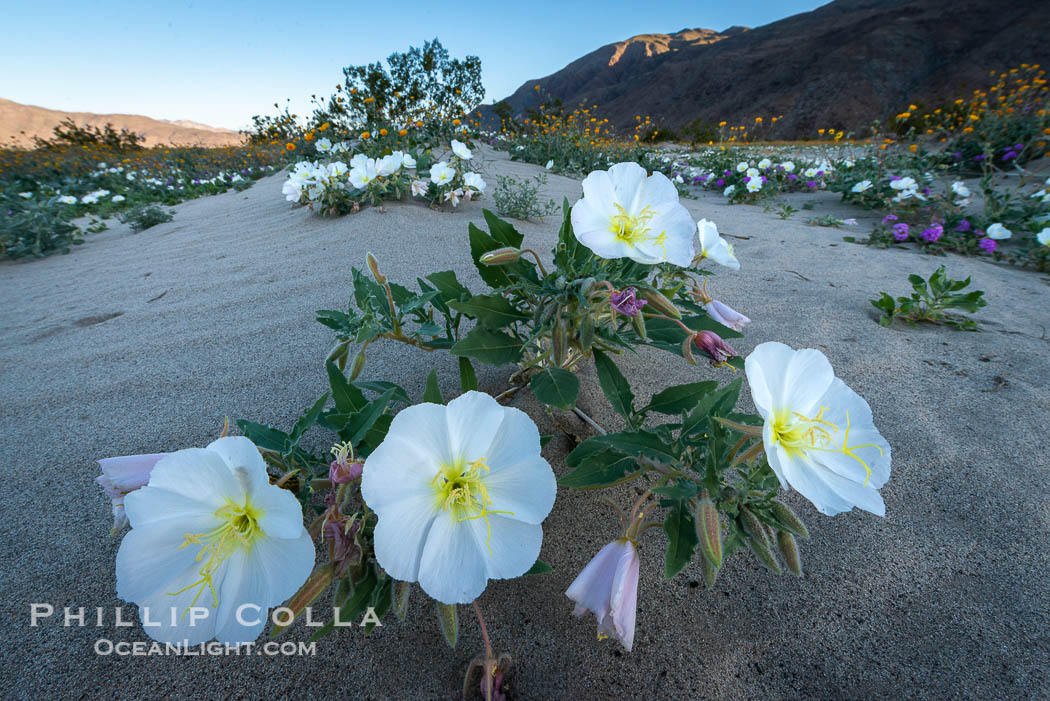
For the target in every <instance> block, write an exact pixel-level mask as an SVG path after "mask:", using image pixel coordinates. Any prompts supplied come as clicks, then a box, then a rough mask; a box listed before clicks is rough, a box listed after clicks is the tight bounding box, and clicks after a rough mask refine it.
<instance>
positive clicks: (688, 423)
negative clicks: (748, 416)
mask: <svg viewBox="0 0 1050 701" xmlns="http://www.w3.org/2000/svg"><path fill="white" fill-rule="evenodd" d="M742 384H743V380H742V379H741V378H739V377H738V378H737V379H735V380H733V381H732V382H730V383H729V384H727V385H726V386H725V387H723V388H721V389H720V390H718V391H717V392H711V393H710V394H707V395H705V396H704V397H703V398H702V399H700V401H699V402H697V405H696V406H695V407H693V409H692V410H690V411H689V412H687V413H686V415H685V418H684V419H683V420H682V430H681V432H680V433H679V436H680V437H681V438H682V439H683V440H687V439H689V438H694V437H697V436H698V435H700V434H702V433H703V432H704V431H705V430H707V428H708V422H709V421H710V418H711V416H714V415H718V416H724V415H726V414H729V413H731V412H732V410H733V408H734V407H735V406H736V402H737V399H739V397H740V387H741V386H742ZM570 457H571V453H570Z"/></svg>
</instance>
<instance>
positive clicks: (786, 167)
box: [780, 161, 795, 173]
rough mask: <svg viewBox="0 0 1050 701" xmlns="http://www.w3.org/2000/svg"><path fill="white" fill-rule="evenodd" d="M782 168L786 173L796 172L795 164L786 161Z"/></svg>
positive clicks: (781, 165)
mask: <svg viewBox="0 0 1050 701" xmlns="http://www.w3.org/2000/svg"><path fill="white" fill-rule="evenodd" d="M780 167H781V168H783V169H784V172H785V173H790V172H792V171H793V170H795V164H794V163H792V162H791V161H784V162H783V163H781V164H780Z"/></svg>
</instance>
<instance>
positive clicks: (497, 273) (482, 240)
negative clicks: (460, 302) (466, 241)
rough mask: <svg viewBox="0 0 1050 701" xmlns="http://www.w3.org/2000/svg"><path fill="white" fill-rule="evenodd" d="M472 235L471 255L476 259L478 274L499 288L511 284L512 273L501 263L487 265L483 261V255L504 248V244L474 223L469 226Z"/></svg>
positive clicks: (492, 285) (489, 284)
mask: <svg viewBox="0 0 1050 701" xmlns="http://www.w3.org/2000/svg"><path fill="white" fill-rule="evenodd" d="M467 231H468V232H469V235H470V257H471V258H472V259H473V260H474V266H475V267H476V268H477V269H478V274H479V275H481V279H482V280H484V281H485V284H486V285H488V286H489V287H493V288H499V287H506V286H507V285H510V284H511V282H512V281H511V279H510V275H508V274H507V271H506V270H505V269H504V267H503V266H501V265H485V264H484V263H482V262H481V260H480V259H481V256H482V255H484V254H486V253H488V252H489V251H495V250H496V249H497V248H503V247H504V244H502V243H500V242H499V241H497V240H496V239H494V238H492V237H491V236H489V235H488V234H486V233H485V232H484V231H482V230H481V229H479V228H478V227H476V226H475V225H474V224H470V225H468V226H467Z"/></svg>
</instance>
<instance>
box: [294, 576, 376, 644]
mask: <svg viewBox="0 0 1050 701" xmlns="http://www.w3.org/2000/svg"><path fill="white" fill-rule="evenodd" d="M376 583H377V580H376V574H375V571H374V570H373V569H372V568H371V567H369V568H368V569H367V570H366V571H365V575H364V577H363V578H362V579H361V580H360V581H357V582H354V588H353V591H352V592H351V593H350V596H349V597H347V598H346V600H345V601H343V603H342V604H341V605H339V614H338V618H339V621H340V622H341V623H348V622H350V621H352V620H354V619H355V618H358V617H360V616H361V614H363V613H364V612H365V609H366V608H368V603H369V602H370V601H371V600H372V591H373V590H374V589H375V587H376ZM335 618H336V617H335V616H333V617H332V620H330V621H328V622H327V623H325V624H324V625H323V626H321V627H320V628H318V629H317V632H316V633H314V634H313V635H311V636H310V642H314V641H315V640H320V639H321V638H323V637H324V636H326V635H328V634H329V633H331V632H332V630H334V629H335Z"/></svg>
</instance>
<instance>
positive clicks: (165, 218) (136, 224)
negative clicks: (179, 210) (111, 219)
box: [120, 204, 175, 231]
mask: <svg viewBox="0 0 1050 701" xmlns="http://www.w3.org/2000/svg"><path fill="white" fill-rule="evenodd" d="M174 216H175V211H174V210H166V209H164V208H163V207H159V206H157V205H155V204H146V205H139V206H138V207H133V208H131V209H129V210H127V211H126V212H124V213H123V214H121V215H120V220H121V221H122V222H124V223H125V224H127V225H128V226H130V227H131V228H132V229H134V230H135V231H144V230H146V229H148V228H150V227H152V226H156V225H157V224H163V223H164V222H169V221H171V220H172V218H173V217H174Z"/></svg>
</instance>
